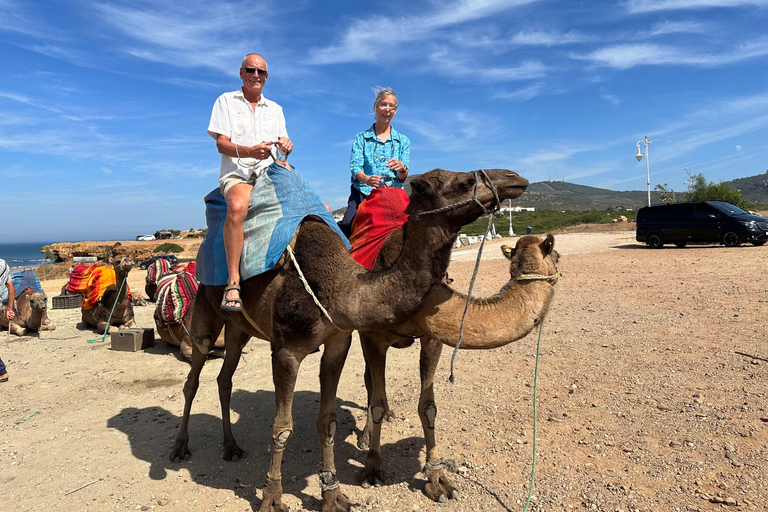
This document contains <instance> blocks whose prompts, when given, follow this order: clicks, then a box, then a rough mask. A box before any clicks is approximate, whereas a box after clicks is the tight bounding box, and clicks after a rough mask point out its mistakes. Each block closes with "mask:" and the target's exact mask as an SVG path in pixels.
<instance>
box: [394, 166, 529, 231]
mask: <svg viewBox="0 0 768 512" xmlns="http://www.w3.org/2000/svg"><path fill="white" fill-rule="evenodd" d="M410 183H411V190H412V192H411V196H410V204H409V205H408V208H407V209H406V212H407V213H408V214H409V215H414V214H418V213H419V212H427V211H430V210H435V209H438V208H443V207H448V206H451V205H456V208H452V209H446V210H445V211H442V212H440V216H441V217H443V218H445V219H446V220H448V221H449V222H450V221H451V220H454V221H457V222H460V224H459V225H460V226H461V225H464V224H465V223H466V220H467V218H468V217H474V218H475V219H476V218H477V217H479V216H480V215H482V214H483V213H484V212H483V208H482V207H481V206H480V204H482V205H483V207H485V208H486V209H493V208H495V207H497V206H501V205H500V204H499V201H504V200H505V199H515V198H516V197H518V196H520V194H522V193H523V192H525V189H526V188H527V187H528V180H526V179H525V178H523V177H521V176H520V175H519V174H517V173H516V172H513V171H509V170H507V169H483V170H482V172H481V171H475V172H451V171H446V170H443V169H434V170H432V171H429V172H427V173H424V174H422V175H421V176H416V177H415V178H413V180H411V182H410ZM492 187H495V188H496V192H497V194H498V200H497V197H496V195H494V193H493V188H492ZM475 190H477V193H476V197H477V202H476V201H474V200H473V199H472V198H473V196H475ZM478 202H479V203H480V204H478ZM473 220H474V219H473Z"/></svg>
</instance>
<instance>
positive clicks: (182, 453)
mask: <svg viewBox="0 0 768 512" xmlns="http://www.w3.org/2000/svg"><path fill="white" fill-rule="evenodd" d="M207 358H208V356H207V355H206V354H203V353H202V352H201V351H200V350H199V349H198V348H197V346H196V345H192V362H191V366H192V367H191V368H190V370H189V374H188V375H187V381H186V382H185V383H184V415H183V416H182V418H181V425H180V426H179V433H178V434H176V442H175V443H174V445H173V449H171V453H170V455H169V457H170V459H171V462H181V461H182V460H184V459H186V458H189V457H191V456H192V452H191V451H189V430H188V428H189V414H190V412H191V411H192V402H193V401H194V400H195V395H196V394H197V388H199V387H200V372H201V371H202V370H203V366H204V365H205V360H206V359H207Z"/></svg>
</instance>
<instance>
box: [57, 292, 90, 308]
mask: <svg viewBox="0 0 768 512" xmlns="http://www.w3.org/2000/svg"><path fill="white" fill-rule="evenodd" d="M51 301H52V302H53V309H72V308H79V307H80V304H82V303H83V296H82V295H80V294H79V293H78V294H77V295H57V296H55V297H51Z"/></svg>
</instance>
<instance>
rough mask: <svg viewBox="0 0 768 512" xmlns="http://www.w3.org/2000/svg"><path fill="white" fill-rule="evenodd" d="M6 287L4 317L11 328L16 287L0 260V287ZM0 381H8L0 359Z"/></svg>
mask: <svg viewBox="0 0 768 512" xmlns="http://www.w3.org/2000/svg"><path fill="white" fill-rule="evenodd" d="M4 286H5V287H7V288H8V304H6V306H5V318H7V319H8V330H9V331H10V330H11V320H13V319H14V318H16V313H14V312H13V301H14V300H15V298H16V289H15V288H14V287H13V279H11V269H10V267H9V266H8V264H7V263H6V262H5V260H0V288H2V287H4ZM0 382H8V372H7V371H6V369H5V363H3V360H2V359H0Z"/></svg>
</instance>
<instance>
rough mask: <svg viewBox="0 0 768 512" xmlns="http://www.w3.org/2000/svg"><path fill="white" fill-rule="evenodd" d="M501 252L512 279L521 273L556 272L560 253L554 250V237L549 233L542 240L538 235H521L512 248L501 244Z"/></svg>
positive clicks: (550, 273) (553, 273)
mask: <svg viewBox="0 0 768 512" xmlns="http://www.w3.org/2000/svg"><path fill="white" fill-rule="evenodd" d="M501 252H502V254H504V256H505V257H506V258H507V259H508V260H509V274H510V277H511V278H512V279H516V278H517V277H519V276H521V275H523V274H541V275H546V276H553V275H555V274H557V261H558V260H559V259H560V255H559V254H558V252H557V251H556V250H555V237H554V236H553V235H552V234H551V233H549V234H547V236H546V238H544V239H543V240H542V239H541V238H539V237H538V236H533V235H526V236H523V237H521V238H520V239H519V240H518V241H517V244H516V245H515V247H514V248H512V247H509V246H508V245H502V246H501ZM556 282H557V279H554V280H553V281H552V284H554V283H556Z"/></svg>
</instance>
